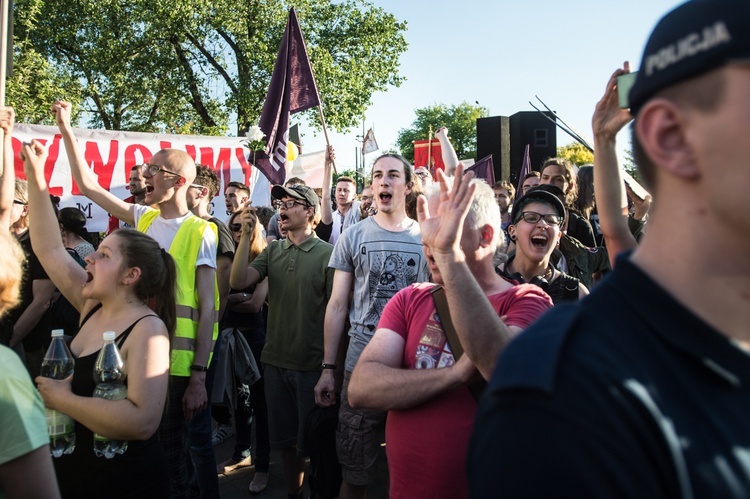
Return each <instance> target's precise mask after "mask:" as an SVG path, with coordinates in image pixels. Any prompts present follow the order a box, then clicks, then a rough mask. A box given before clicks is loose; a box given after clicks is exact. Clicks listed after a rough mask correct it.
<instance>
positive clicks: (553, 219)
mask: <svg viewBox="0 0 750 499" xmlns="http://www.w3.org/2000/svg"><path fill="white" fill-rule="evenodd" d="M521 218H523V221H524V222H528V223H530V224H535V223H538V222H539V220H542V219H544V222H545V223H546V224H547V225H560V223H561V222H562V217H561V216H560V215H555V214H553V213H548V214H546V215H542V214H541V213H537V212H535V211H524V212H522V213H521Z"/></svg>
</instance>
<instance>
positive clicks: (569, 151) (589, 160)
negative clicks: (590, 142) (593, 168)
mask: <svg viewBox="0 0 750 499" xmlns="http://www.w3.org/2000/svg"><path fill="white" fill-rule="evenodd" d="M557 156H558V157H559V158H565V159H567V160H568V161H570V162H571V163H573V164H574V165H576V166H581V165H591V164H594V153H592V152H591V151H589V150H588V149H586V148H585V147H584V146H583V144H581V143H580V142H573V143H572V144H568V145H566V146H560V147H558V148H557Z"/></svg>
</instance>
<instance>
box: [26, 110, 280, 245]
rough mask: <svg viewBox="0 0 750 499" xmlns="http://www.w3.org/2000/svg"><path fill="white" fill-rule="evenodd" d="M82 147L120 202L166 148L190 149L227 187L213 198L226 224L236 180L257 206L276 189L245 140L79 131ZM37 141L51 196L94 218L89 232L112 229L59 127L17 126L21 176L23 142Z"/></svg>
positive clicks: (215, 212) (217, 213) (213, 209)
mask: <svg viewBox="0 0 750 499" xmlns="http://www.w3.org/2000/svg"><path fill="white" fill-rule="evenodd" d="M75 134H76V137H77V138H78V144H79V147H80V148H81V150H82V151H83V153H84V156H85V158H86V163H87V164H88V166H89V168H91V169H93V171H94V173H95V174H96V175H97V177H98V180H99V184H100V185H101V186H102V187H104V188H105V189H107V190H109V191H110V192H112V193H113V194H114V195H115V196H117V197H119V198H122V199H124V198H126V197H128V196H129V195H130V194H129V193H128V191H127V185H128V178H129V175H130V169H131V168H132V167H133V166H135V165H139V164H142V163H146V162H148V161H149V159H151V156H153V155H154V154H155V153H156V152H158V151H159V150H160V149H166V148H175V149H180V150H183V151H186V152H187V153H188V154H189V155H190V156H191V157H192V158H193V159H195V161H196V162H197V163H200V164H202V165H205V166H208V167H209V168H211V169H213V170H214V171H215V172H216V175H217V176H218V177H219V180H220V182H221V186H222V187H221V189H220V192H219V193H218V194H217V196H216V197H215V198H214V199H213V202H212V207H211V213H212V214H213V215H214V216H216V217H217V218H219V219H220V220H225V219H226V218H227V214H226V209H225V206H224V188H225V187H226V185H227V184H228V183H229V182H231V181H238V182H243V183H244V184H247V185H248V186H250V189H251V191H252V196H251V199H252V201H253V205H255V206H268V205H269V204H270V185H269V182H268V180H267V179H266V178H265V177H264V176H263V175H261V174H260V173H259V172H258V170H257V169H256V168H254V167H253V166H252V165H251V164H250V163H248V161H247V157H248V153H249V151H248V149H247V148H245V147H244V146H243V145H242V141H243V140H244V138H243V137H209V136H198V135H169V134H154V133H137V132H120V131H110V130H84V129H76V130H75ZM32 139H36V140H38V141H40V142H41V143H42V144H43V145H44V146H45V147H47V150H48V153H49V156H48V158H47V163H46V165H45V177H46V178H47V182H48V184H49V186H50V193H51V194H54V195H56V196H60V198H61V201H60V206H61V207H65V206H78V208H80V209H81V211H83V212H84V213H85V214H86V217H87V218H88V224H87V228H88V230H89V231H91V232H103V231H105V230H106V229H107V220H108V215H107V213H106V212H105V211H104V210H102V209H101V208H99V207H98V206H96V205H95V204H93V203H92V202H91V201H89V199H88V198H86V197H85V196H83V195H81V192H80V190H79V189H78V186H77V185H75V182H73V179H72V177H71V174H70V164H69V163H68V157H67V153H66V151H65V145H64V144H63V142H62V137H61V135H60V133H59V130H58V129H57V127H51V126H42V125H24V124H16V125H15V127H14V129H13V153H14V156H15V170H16V175H17V176H18V177H19V178H25V176H24V174H23V162H22V161H21V160H20V159H19V157H18V153H19V151H20V150H21V145H22V143H23V142H29V141H31V140H32Z"/></svg>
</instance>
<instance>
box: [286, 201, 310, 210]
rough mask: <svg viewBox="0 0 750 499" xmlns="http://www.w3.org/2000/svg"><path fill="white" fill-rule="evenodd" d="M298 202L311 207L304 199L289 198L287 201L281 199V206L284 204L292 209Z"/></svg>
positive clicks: (288, 208)
mask: <svg viewBox="0 0 750 499" xmlns="http://www.w3.org/2000/svg"><path fill="white" fill-rule="evenodd" d="M296 204H298V205H300V206H304V207H305V208H308V207H309V205H308V204H307V203H305V202H303V201H295V200H294V199H288V200H286V201H279V206H280V207H281V206H283V207H284V208H286V209H287V210H291V209H292V208H294V205H296Z"/></svg>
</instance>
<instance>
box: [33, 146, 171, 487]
mask: <svg viewBox="0 0 750 499" xmlns="http://www.w3.org/2000/svg"><path fill="white" fill-rule="evenodd" d="M21 157H22V159H23V160H24V170H25V172H26V177H27V179H28V182H29V204H30V205H31V207H32V208H31V209H30V210H29V211H30V213H31V217H32V220H33V221H32V223H31V224H30V225H33V227H31V229H30V230H31V240H32V246H33V248H34V251H35V253H36V255H37V256H38V258H39V260H40V262H41V263H42V265H43V266H44V268H45V270H46V271H47V273H48V275H49V277H50V278H51V279H52V281H53V282H54V283H55V285H56V286H57V288H58V289H59V290H60V292H62V294H63V295H64V296H65V297H66V298H67V299H68V301H69V302H70V303H71V304H72V305H73V306H74V307H75V308H76V309H77V310H78V311H79V312H80V314H81V317H82V320H81V324H80V329H79V331H78V334H77V335H76V336H75V338H74V339H73V341H72V342H71V345H70V347H71V351H72V353H73V355H74V357H75V361H76V363H75V370H74V373H73V376H72V377H70V378H68V379H66V380H53V379H49V378H43V377H38V378H36V380H35V381H36V383H37V386H38V387H39V392H40V393H41V395H42V398H43V399H44V403H45V405H46V406H47V407H49V408H51V409H55V410H58V411H60V412H62V413H64V414H67V415H69V416H70V417H72V418H73V419H74V420H75V421H76V427H75V431H76V447H75V451H74V452H73V453H72V454H70V455H63V456H62V457H60V458H56V459H55V460H54V464H55V470H56V473H57V479H58V484H59V486H60V491H61V493H62V496H63V497H75V498H81V497H166V496H167V495H168V494H169V490H168V489H169V473H168V470H167V463H166V459H165V457H164V454H163V452H162V449H161V446H160V445H159V442H158V440H157V437H156V430H157V428H158V426H159V422H160V421H161V416H162V412H163V410H164V404H165V399H166V395H167V383H168V379H169V378H168V374H169V335H170V332H171V331H173V330H174V323H175V301H174V296H175V288H174V286H175V269H174V261H173V260H172V258H171V257H170V256H169V255H168V254H167V253H165V252H164V251H162V250H161V249H160V248H159V246H158V244H157V243H156V242H155V241H154V240H153V239H151V238H150V237H148V236H146V235H144V234H141V233H139V232H135V231H132V230H128V229H122V230H118V231H116V232H115V233H113V234H111V235H109V236H108V237H107V238H106V239H105V240H104V241H102V243H101V244H100V245H99V248H98V250H97V251H96V252H94V253H92V254H90V255H89V256H87V257H86V264H87V265H86V268H85V269H83V268H82V267H81V266H80V265H79V264H78V263H76V262H75V260H73V258H72V257H71V256H70V255H69V254H68V252H67V251H66V250H65V247H64V245H63V242H62V238H61V236H60V230H59V225H58V221H57V218H56V217H55V214H54V212H53V209H52V206H51V205H50V202H49V194H48V189H47V183H46V181H45V178H44V161H45V159H46V151H45V150H44V148H43V147H42V146H41V144H40V143H39V142H37V141H33V142H32V143H30V144H24V146H23V148H22V150H21ZM151 302H155V308H156V312H157V313H158V315H157V314H155V313H154V311H152V310H151V308H150V307H149V304H150V303H151ZM104 331H115V333H116V334H117V339H116V343H117V345H118V347H119V348H120V352H121V354H122V357H123V360H124V361H125V371H126V373H127V380H126V384H127V387H128V391H127V398H125V399H123V400H118V401H110V400H104V399H101V398H93V397H92V394H93V392H94V388H95V383H94V378H93V370H94V364H95V362H96V359H97V356H98V354H99V350H100V349H101V347H102V345H103V341H102V333H103V332H104ZM94 433H98V434H100V435H103V436H105V437H107V438H111V439H113V440H127V441H129V445H128V449H127V451H126V452H125V453H124V454H122V455H117V456H115V457H114V458H113V459H105V458H101V457H96V456H95V454H94Z"/></svg>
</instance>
